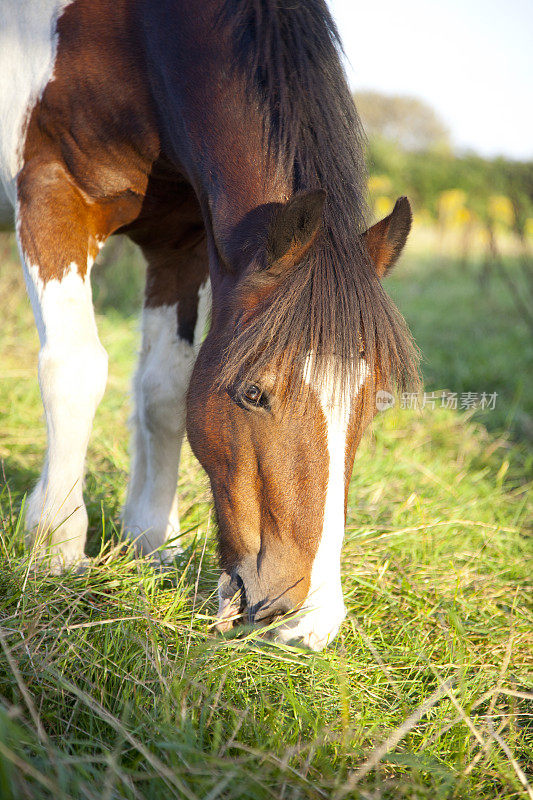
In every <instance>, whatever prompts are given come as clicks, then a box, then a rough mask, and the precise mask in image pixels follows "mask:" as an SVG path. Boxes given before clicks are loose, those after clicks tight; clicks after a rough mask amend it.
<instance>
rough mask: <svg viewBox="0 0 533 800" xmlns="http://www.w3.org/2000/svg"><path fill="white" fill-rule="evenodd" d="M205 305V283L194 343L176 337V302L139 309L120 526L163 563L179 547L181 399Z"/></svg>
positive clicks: (197, 343)
mask: <svg viewBox="0 0 533 800" xmlns="http://www.w3.org/2000/svg"><path fill="white" fill-rule="evenodd" d="M208 304H209V290H208V288H207V287H206V288H205V289H204V290H203V291H201V294H200V301H199V308H198V323H197V326H196V333H195V341H194V343H193V344H189V342H186V341H184V340H183V339H180V338H179V337H178V334H177V329H178V308H177V305H176V304H175V305H166V306H159V307H158V308H145V309H144V312H143V331H142V347H141V354H140V359H139V366H138V369H137V373H136V376H135V379H134V384H133V386H134V394H135V411H134V414H133V418H132V422H133V425H134V435H133V463H132V474H131V479H130V483H129V488H128V496H127V500H126V505H125V508H124V526H125V530H126V533H127V535H128V537H129V538H130V539H132V540H133V541H134V542H135V543H136V547H137V549H138V550H139V552H140V553H141V554H142V555H150V554H153V556H154V557H155V558H156V559H158V560H160V561H161V562H162V563H169V562H171V561H172V559H173V557H174V555H175V554H176V553H179V552H180V549H181V548H180V546H179V542H178V541H177V537H178V536H179V532H180V527H179V516H178V501H177V495H176V487H177V482H178V468H179V458H180V452H181V445H182V441H183V436H184V434H185V405H186V403H185V401H186V395H187V388H188V386H189V380H190V377H191V372H192V368H193V366H194V361H195V358H196V354H197V351H198V347H199V344H200V338H201V334H202V333H203V326H204V325H205V318H206V317H205V312H206V309H207V306H208ZM167 542H168V545H167V546H166V547H163V546H164V545H165V543H167Z"/></svg>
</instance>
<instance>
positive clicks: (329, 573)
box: [276, 360, 368, 650]
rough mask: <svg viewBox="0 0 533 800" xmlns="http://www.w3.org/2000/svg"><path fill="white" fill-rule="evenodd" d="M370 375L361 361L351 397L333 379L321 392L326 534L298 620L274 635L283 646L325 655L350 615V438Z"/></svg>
mask: <svg viewBox="0 0 533 800" xmlns="http://www.w3.org/2000/svg"><path fill="white" fill-rule="evenodd" d="M367 376H368V367H367V365H366V362H365V361H363V360H361V361H360V362H359V368H358V371H357V378H356V385H355V386H354V387H353V389H352V390H351V391H350V392H348V393H347V394H348V397H346V398H344V397H343V395H342V393H341V392H337V393H335V392H334V390H333V382H332V381H331V380H327V381H325V382H324V385H323V386H322V387H320V389H317V393H318V395H319V398H320V405H321V407H322V411H323V413H324V416H325V418H326V425H327V442H328V455H329V466H328V483H327V491H326V501H325V505H324V523H323V527H322V535H321V538H320V543H319V546H318V550H317V553H316V556H315V560H314V562H313V567H312V571H311V583H310V587H309V593H308V595H307V598H306V600H305V602H304V604H303V606H302V608H301V609H300V611H298V612H297V614H296V616H295V619H294V620H293V621H292V622H288V623H286V624H284V625H282V626H280V627H279V628H278V629H277V631H276V634H277V638H278V639H280V640H281V641H290V640H291V639H295V638H299V639H300V640H301V641H302V642H303V644H305V645H307V646H308V647H311V648H312V649H313V650H321V649H322V648H323V647H325V646H326V645H327V644H328V643H329V642H331V641H332V640H333V639H334V638H335V636H336V635H337V632H338V630H339V627H340V625H341V623H342V621H343V619H344V617H345V616H346V607H345V605H344V598H343V594H342V585H341V548H342V541H343V538H344V490H345V459H346V436H347V432H348V424H349V420H350V411H351V406H352V403H353V402H354V401H355V398H356V397H357V395H358V394H359V392H360V390H361V387H362V386H363V383H364V382H365V380H366V378H367Z"/></svg>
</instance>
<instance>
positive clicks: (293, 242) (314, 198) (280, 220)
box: [266, 189, 326, 276]
mask: <svg viewBox="0 0 533 800" xmlns="http://www.w3.org/2000/svg"><path fill="white" fill-rule="evenodd" d="M325 202H326V192H325V191H324V189H314V190H312V191H309V192H300V193H298V194H296V195H294V197H292V198H291V199H290V200H289V201H288V202H287V203H285V205H283V206H282V207H281V208H280V210H279V211H278V212H277V213H276V214H275V215H274V218H273V220H272V222H271V224H270V228H269V230H268V239H267V246H266V257H267V269H268V271H269V273H270V274H271V275H272V276H276V275H281V273H282V272H283V271H284V270H286V269H287V268H289V267H291V266H294V265H295V264H297V263H298V262H299V261H301V260H302V258H303V257H304V255H305V254H306V252H307V251H308V250H309V248H310V247H311V245H312V244H313V242H314V241H315V239H316V237H317V234H318V232H319V230H320V227H321V225H322V217H323V212H324V203H325Z"/></svg>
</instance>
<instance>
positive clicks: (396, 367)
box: [222, 0, 418, 389]
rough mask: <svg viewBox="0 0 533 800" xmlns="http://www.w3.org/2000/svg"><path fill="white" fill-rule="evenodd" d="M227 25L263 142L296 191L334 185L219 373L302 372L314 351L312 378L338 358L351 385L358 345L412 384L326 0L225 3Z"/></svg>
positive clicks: (413, 354) (407, 340) (411, 353)
mask: <svg viewBox="0 0 533 800" xmlns="http://www.w3.org/2000/svg"><path fill="white" fill-rule="evenodd" d="M222 23H223V24H224V25H227V26H229V35H230V36H231V41H232V47H233V53H234V59H235V64H236V69H238V70H239V71H240V73H241V76H243V77H244V79H245V81H246V85H247V90H248V95H249V102H250V103H251V104H253V105H254V106H257V105H258V104H259V107H260V109H261V114H262V118H263V129H264V136H265V147H266V148H268V150H269V152H270V153H271V154H272V155H273V157H274V158H275V159H276V161H277V163H278V165H279V168H280V169H282V170H283V171H284V174H285V175H286V176H287V177H288V178H289V181H290V182H291V183H292V187H293V190H294V192H297V191H301V190H305V189H314V188H318V187H322V188H324V189H326V191H327V202H326V209H325V220H324V233H323V235H322V236H321V238H320V241H319V243H318V245H317V246H316V247H314V248H313V252H312V254H311V255H310V256H309V257H308V258H307V259H306V260H305V261H304V262H303V263H302V264H301V265H300V266H299V267H298V268H297V269H295V270H294V271H293V272H292V273H291V275H290V277H289V278H288V279H287V280H286V281H285V283H284V284H283V285H282V286H281V287H280V289H279V291H278V292H277V293H276V294H275V295H274V296H273V298H272V302H270V303H269V304H268V306H266V307H265V308H264V309H263V310H262V311H261V313H260V314H259V315H258V317H257V318H256V319H255V320H254V322H253V323H252V324H250V325H249V326H247V328H246V329H245V330H244V331H242V332H241V333H239V334H238V335H237V336H236V337H235V338H234V339H233V341H232V342H231V344H230V347H229V350H228V360H227V364H226V369H225V373H224V376H223V379H224V381H225V382H226V381H227V382H228V383H231V382H234V381H235V380H236V379H238V378H239V377H241V378H242V377H243V376H245V378H246V377H249V375H250V368H251V369H252V370H256V371H257V372H260V371H261V369H262V368H263V367H266V366H267V365H268V364H272V363H275V362H281V363H282V364H284V365H286V366H287V370H286V373H287V377H288V376H289V374H290V375H291V376H292V377H294V376H295V375H300V376H301V370H299V369H294V367H295V366H298V365H300V366H301V365H302V364H303V359H305V357H306V356H307V354H308V353H309V352H313V353H314V360H313V369H314V375H313V376H312V378H313V379H314V380H321V379H323V378H324V376H325V374H326V372H328V371H329V370H331V365H332V363H333V364H336V365H337V369H338V375H337V382H338V385H339V386H341V387H342V388H344V389H346V388H348V387H349V386H350V385H351V384H352V380H353V378H354V369H356V368H357V364H358V360H359V354H360V351H361V346H362V343H363V346H364V351H365V357H366V360H367V363H368V364H369V366H370V368H371V369H373V370H374V371H376V370H377V371H379V374H380V375H382V376H384V377H387V376H389V375H390V377H391V379H392V380H394V381H395V382H396V383H397V384H398V385H399V386H400V387H401V388H405V387H406V386H408V385H412V384H416V382H417V377H418V353H417V351H416V348H415V346H414V345H413V342H412V339H411V336H410V333H409V331H408V329H407V326H406V324H405V322H404V320H403V317H402V316H401V314H400V313H399V312H398V310H397V309H396V307H395V306H394V304H393V303H392V301H391V300H390V299H389V297H388V296H387V295H386V294H385V292H384V291H383V288H382V286H381V283H380V281H379V279H378V278H377V276H376V274H375V271H374V269H373V267H372V266H371V265H370V264H369V261H368V257H367V255H366V252H365V251H364V248H363V246H362V243H361V239H360V234H361V233H362V231H363V230H365V228H366V221H367V216H368V214H367V206H366V177H367V176H366V168H365V162H364V156H363V143H364V136H363V132H362V128H361V123H360V120H359V116H358V114H357V111H356V109H355V106H354V103H353V100H352V98H351V95H350V91H349V88H348V85H347V81H346V77H345V74H344V71H343V68H342V65H341V60H340V54H341V43H340V39H339V34H338V32H337V29H336V26H335V23H334V21H333V19H332V17H331V14H330V12H329V10H328V8H327V6H326V4H325V2H324V0H225V4H224V9H223V15H222ZM257 372H256V374H257ZM283 372H285V371H284V370H282V373H283ZM352 385H353V384H352Z"/></svg>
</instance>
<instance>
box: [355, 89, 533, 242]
mask: <svg viewBox="0 0 533 800" xmlns="http://www.w3.org/2000/svg"><path fill="white" fill-rule="evenodd" d="M354 100H355V103H356V105H357V107H358V109H359V113H360V115H361V119H362V121H363V126H364V128H365V131H366V133H367V136H368V165H369V171H370V175H371V178H370V183H369V189H370V195H371V199H372V202H373V205H374V209H375V211H376V215H378V216H379V215H380V214H382V213H383V212H387V210H388V209H389V207H390V206H391V204H392V202H393V200H394V198H395V197H397V196H398V195H401V194H407V195H408V196H409V198H410V200H411V202H412V203H413V205H414V209H415V213H416V215H417V218H418V221H419V222H421V223H427V224H431V223H433V224H436V225H438V226H440V227H441V228H445V229H450V228H454V229H456V230H462V231H463V232H464V231H465V230H469V231H470V234H471V235H472V236H473V234H474V233H477V235H478V236H480V237H481V239H482V240H483V241H484V242H485V243H486V244H487V246H488V245H489V244H490V238H491V231H493V232H499V233H503V234H506V233H507V234H512V235H516V236H518V237H519V238H520V239H522V240H523V239H524V238H525V237H532V236H533V162H520V161H512V160H510V159H506V158H501V157H500V158H494V159H486V158H482V157H481V156H478V155H476V154H475V153H467V154H464V155H457V154H456V153H454V151H453V149H452V145H451V141H450V138H449V133H448V131H447V129H446V126H445V125H444V123H443V122H442V121H441V120H440V119H439V118H438V116H437V114H436V113H435V111H434V110H433V109H432V108H431V107H430V106H428V105H427V104H426V103H424V102H423V101H422V100H419V99H417V98H413V97H398V96H394V95H390V96H389V95H383V94H379V93H378V92H360V93H357V94H355V95H354ZM483 234H484V235H483Z"/></svg>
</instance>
